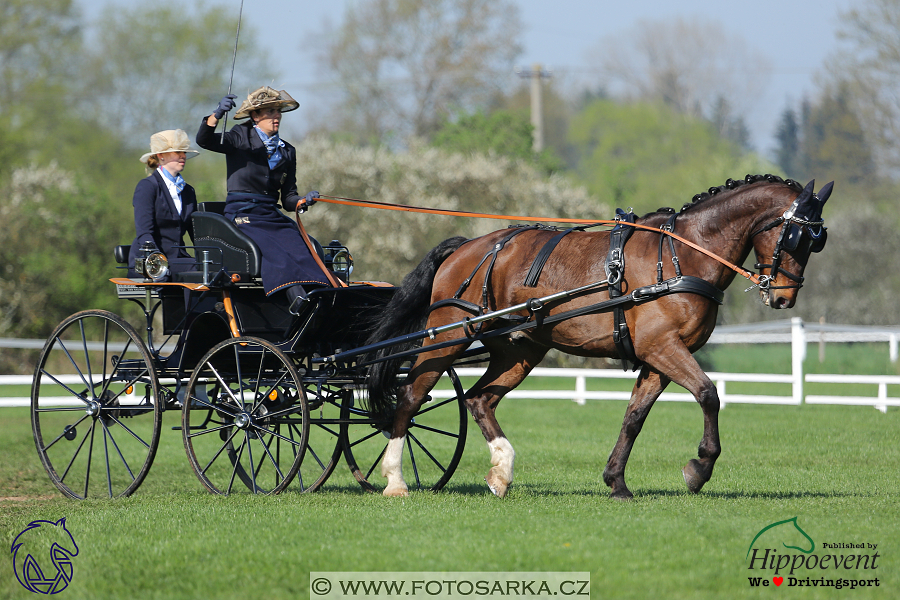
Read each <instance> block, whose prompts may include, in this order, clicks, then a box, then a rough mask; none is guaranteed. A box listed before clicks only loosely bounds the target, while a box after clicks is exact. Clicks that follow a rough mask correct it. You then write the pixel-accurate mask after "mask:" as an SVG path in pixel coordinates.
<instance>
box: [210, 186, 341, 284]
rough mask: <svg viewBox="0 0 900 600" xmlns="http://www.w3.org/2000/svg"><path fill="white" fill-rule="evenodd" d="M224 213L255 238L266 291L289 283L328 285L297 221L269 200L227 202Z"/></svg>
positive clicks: (326, 278)
mask: <svg viewBox="0 0 900 600" xmlns="http://www.w3.org/2000/svg"><path fill="white" fill-rule="evenodd" d="M225 217H226V218H228V219H232V220H234V221H235V223H236V225H237V227H238V229H240V230H241V231H242V232H243V233H245V234H247V235H248V236H249V237H250V239H252V240H253V241H254V242H256V245H257V246H259V250H260V252H261V253H262V281H263V287H264V288H265V290H266V295H267V296H268V295H270V294H272V293H274V292H277V291H278V290H282V289H284V288H286V287H290V286H292V285H298V284H299V285H304V284H306V285H309V284H316V285H325V286H329V287H330V286H331V284H330V283H329V281H328V277H327V276H326V275H325V273H324V272H323V271H322V269H321V268H320V267H319V264H318V263H317V262H316V260H315V258H313V255H312V252H310V249H309V247H308V246H307V245H306V242H304V241H303V237H302V236H301V235H300V230H299V229H298V228H297V224H296V223H294V222H293V221H292V220H291V219H289V218H288V217H287V216H286V215H285V214H284V213H282V212H281V211H280V210H278V208H276V207H275V206H274V205H272V204H262V203H247V202H229V203H227V204H226V205H225Z"/></svg>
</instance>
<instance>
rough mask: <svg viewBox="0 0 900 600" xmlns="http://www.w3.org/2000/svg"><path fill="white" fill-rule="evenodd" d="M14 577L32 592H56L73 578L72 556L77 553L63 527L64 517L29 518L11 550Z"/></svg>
mask: <svg viewBox="0 0 900 600" xmlns="http://www.w3.org/2000/svg"><path fill="white" fill-rule="evenodd" d="M10 552H12V555H13V567H14V568H15V571H16V579H18V580H19V583H21V584H22V587H24V588H25V589H26V590H29V591H31V592H34V593H35V594H58V593H59V592H61V591H63V590H64V589H66V587H67V586H68V585H69V582H70V581H72V575H73V573H74V567H73V566H72V558H73V557H74V556H77V555H78V545H77V544H76V543H75V538H73V537H72V534H71V533H69V530H68V529H66V519H65V518H62V519H60V520H59V521H56V522H53V521H32V522H31V523H29V524H28V527H26V528H25V529H24V530H23V531H22V532H21V533H20V534H19V535H17V536H16V539H15V540H13V543H12V549H11V550H10Z"/></svg>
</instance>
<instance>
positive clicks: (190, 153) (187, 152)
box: [141, 148, 200, 164]
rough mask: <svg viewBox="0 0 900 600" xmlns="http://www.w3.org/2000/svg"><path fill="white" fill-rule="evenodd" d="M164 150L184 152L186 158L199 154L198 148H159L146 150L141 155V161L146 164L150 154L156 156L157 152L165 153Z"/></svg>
mask: <svg viewBox="0 0 900 600" xmlns="http://www.w3.org/2000/svg"><path fill="white" fill-rule="evenodd" d="M166 152H184V157H185V158H186V159H188V158H194V157H195V156H197V155H198V154H200V151H199V150H190V149H188V150H176V149H175V148H169V149H168V150H161V151H159V152H148V153H147V154H145V155H143V156H142V157H141V162H142V163H144V164H147V161H148V160H150V157H151V156H156V155H157V154H165V153H166Z"/></svg>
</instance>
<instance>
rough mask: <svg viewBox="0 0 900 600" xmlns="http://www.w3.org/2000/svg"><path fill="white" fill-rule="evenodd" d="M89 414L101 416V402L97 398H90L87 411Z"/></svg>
mask: <svg viewBox="0 0 900 600" xmlns="http://www.w3.org/2000/svg"><path fill="white" fill-rule="evenodd" d="M84 412H86V413H87V414H88V415H90V416H92V417H99V416H100V403H99V402H97V401H96V400H88V404H87V408H86V409H85V411H84Z"/></svg>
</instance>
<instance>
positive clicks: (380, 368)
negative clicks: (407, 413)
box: [367, 236, 468, 415]
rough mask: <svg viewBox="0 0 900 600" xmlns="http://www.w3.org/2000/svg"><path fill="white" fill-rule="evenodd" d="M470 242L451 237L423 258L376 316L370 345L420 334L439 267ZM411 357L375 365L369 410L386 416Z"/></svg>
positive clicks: (405, 347)
mask: <svg viewBox="0 0 900 600" xmlns="http://www.w3.org/2000/svg"><path fill="white" fill-rule="evenodd" d="M467 241H468V240H467V239H466V238H464V237H461V236H460V237H452V238H450V239H448V240H444V241H443V242H441V243H440V244H438V245H437V246H436V247H434V248H432V250H431V251H430V252H429V253H428V254H427V255H426V256H425V258H424V259H422V262H420V263H419V266H417V267H416V268H415V269H413V270H412V272H410V273H409V274H408V275H407V276H406V277H404V278H403V283H401V284H400V287H399V288H398V289H397V291H396V292H395V293H394V297H393V298H391V300H390V302H388V303H387V304H386V305H385V307H384V309H383V310H382V312H381V313H380V314H379V315H378V316H377V317H376V318H377V319H378V324H377V326H376V327H375V329H374V330H373V332H372V333H371V335H370V336H369V339H368V342H367V343H369V344H374V343H376V342H380V341H383V340H387V339H390V338H392V337H399V336H403V335H407V334H410V333H414V332H416V331H421V330H422V329H424V328H425V323H426V322H427V320H428V308H429V306H431V287H432V285H433V284H434V277H435V275H436V274H437V270H438V268H439V267H440V266H441V264H443V262H444V261H445V260H447V258H448V257H449V256H450V255H451V254H453V253H454V252H455V251H456V250H457V249H458V248H459V247H460V246H462V245H463V244H464V243H466V242H467ZM418 344H419V341H411V342H406V343H403V344H397V345H394V346H390V347H388V348H382V349H381V350H377V351H376V352H374V353H373V354H370V355H369V356H368V359H369V360H372V359H379V358H383V357H385V356H389V355H391V354H395V353H398V352H403V351H404V350H409V349H412V348H413V347H414V346H416V345H418ZM406 360H408V358H391V359H387V360H384V361H381V362H377V363H375V364H373V365H372V366H371V367H370V368H369V376H368V381H367V387H368V391H369V400H368V408H369V410H370V411H372V412H374V413H377V414H379V415H387V414H389V413H390V410H391V409H392V407H393V406H394V403H395V401H396V398H397V388H398V387H399V386H398V384H397V373H398V372H399V371H400V365H402V364H403V362H404V361H406Z"/></svg>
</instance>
